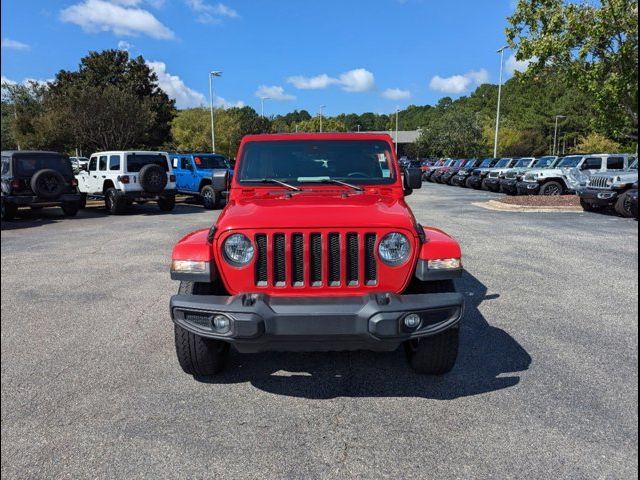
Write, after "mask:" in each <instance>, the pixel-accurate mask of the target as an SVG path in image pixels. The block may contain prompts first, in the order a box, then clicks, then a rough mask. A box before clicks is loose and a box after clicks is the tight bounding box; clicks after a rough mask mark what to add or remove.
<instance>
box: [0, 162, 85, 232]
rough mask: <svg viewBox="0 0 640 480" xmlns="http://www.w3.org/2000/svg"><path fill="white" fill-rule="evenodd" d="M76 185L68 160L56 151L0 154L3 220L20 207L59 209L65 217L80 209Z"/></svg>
mask: <svg viewBox="0 0 640 480" xmlns="http://www.w3.org/2000/svg"><path fill="white" fill-rule="evenodd" d="M77 185H78V182H77V180H76V179H75V177H74V176H73V170H72V168H71V162H70V161H69V157H67V156H66V155H62V154H60V153H56V152H39V151H28V150H22V151H4V152H2V220H11V219H13V218H14V217H15V216H16V214H17V213H18V208H20V207H31V208H33V209H37V208H42V207H51V206H60V207H62V211H63V212H64V214H65V215H67V216H70V217H72V216H74V215H75V214H76V213H78V210H79V209H80V194H79V193H78V188H77Z"/></svg>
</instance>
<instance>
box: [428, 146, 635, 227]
mask: <svg viewBox="0 0 640 480" xmlns="http://www.w3.org/2000/svg"><path fill="white" fill-rule="evenodd" d="M421 169H422V175H423V179H424V180H426V181H429V182H434V183H442V184H448V185H453V186H459V187H464V188H473V189H476V190H489V191H492V192H502V193H505V194H508V195H568V194H577V195H579V196H580V203H581V205H582V207H583V208H584V209H585V210H586V211H599V210H604V209H607V208H613V209H614V210H615V211H616V212H617V213H618V214H619V215H621V216H623V217H635V218H638V161H637V159H636V158H635V157H633V156H631V155H628V154H605V153H602V154H588V155H569V156H566V157H559V156H545V157H539V158H535V157H524V158H486V159H440V160H436V161H429V160H425V161H423V162H421Z"/></svg>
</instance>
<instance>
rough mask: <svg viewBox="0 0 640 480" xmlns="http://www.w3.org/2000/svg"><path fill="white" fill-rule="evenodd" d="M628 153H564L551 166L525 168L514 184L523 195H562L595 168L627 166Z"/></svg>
mask: <svg viewBox="0 0 640 480" xmlns="http://www.w3.org/2000/svg"><path fill="white" fill-rule="evenodd" d="M629 158H630V156H629V155H626V154H615V155H611V154H607V153H602V154H596V155H570V156H568V157H564V158H563V159H562V160H561V161H560V163H558V165H557V166H556V167H555V168H551V169H546V170H545V169H536V170H531V171H530V172H527V173H526V174H525V176H524V178H523V181H522V182H519V183H518V185H517V188H518V193H520V194H523V195H535V194H540V195H564V194H566V193H570V192H577V191H578V190H579V189H580V188H581V187H585V186H586V184H587V180H588V179H589V177H590V176H591V175H592V174H594V173H596V172H606V171H609V170H624V169H626V168H628V167H629V164H630V162H629Z"/></svg>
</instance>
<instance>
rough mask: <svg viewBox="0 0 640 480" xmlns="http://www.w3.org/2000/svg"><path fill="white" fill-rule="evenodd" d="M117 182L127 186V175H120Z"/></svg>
mask: <svg viewBox="0 0 640 480" xmlns="http://www.w3.org/2000/svg"><path fill="white" fill-rule="evenodd" d="M118 180H120V183H124V184H127V183H129V175H122V176H121V177H118Z"/></svg>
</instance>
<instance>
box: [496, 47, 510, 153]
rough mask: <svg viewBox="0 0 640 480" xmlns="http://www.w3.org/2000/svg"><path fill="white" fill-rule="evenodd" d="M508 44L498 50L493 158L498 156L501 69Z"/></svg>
mask: <svg viewBox="0 0 640 480" xmlns="http://www.w3.org/2000/svg"><path fill="white" fill-rule="evenodd" d="M507 48H509V47H508V46H504V47H502V48H501V49H500V50H498V53H499V54H500V83H499V84H498V111H497V113H496V137H495V139H494V141H493V158H498V130H499V129H500V101H501V100H502V69H503V68H504V51H505V50H506V49H507Z"/></svg>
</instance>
